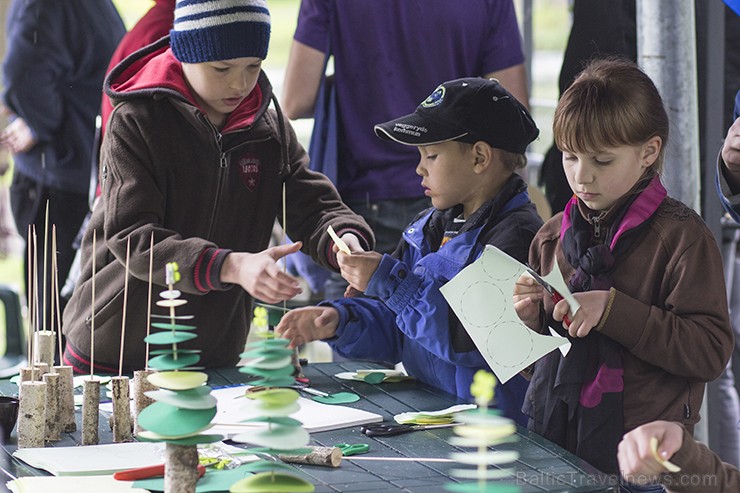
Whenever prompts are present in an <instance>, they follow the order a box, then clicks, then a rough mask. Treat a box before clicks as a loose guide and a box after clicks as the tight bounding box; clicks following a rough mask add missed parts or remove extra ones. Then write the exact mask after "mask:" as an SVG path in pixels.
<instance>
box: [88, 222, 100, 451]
mask: <svg viewBox="0 0 740 493" xmlns="http://www.w3.org/2000/svg"><path fill="white" fill-rule="evenodd" d="M96 241H97V231H96V230H95V229H93V249H92V294H91V296H92V303H90V378H91V379H92V378H93V375H94V370H95V257H97V255H98V250H97V248H96V247H95V244H96ZM98 393H100V391H99V390H98ZM96 443H97V442H96Z"/></svg>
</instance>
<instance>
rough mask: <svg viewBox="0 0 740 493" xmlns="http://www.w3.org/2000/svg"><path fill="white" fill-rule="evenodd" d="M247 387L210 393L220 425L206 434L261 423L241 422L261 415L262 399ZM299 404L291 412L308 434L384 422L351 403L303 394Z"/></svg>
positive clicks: (225, 432) (230, 433)
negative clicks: (318, 399) (327, 401)
mask: <svg viewBox="0 0 740 493" xmlns="http://www.w3.org/2000/svg"><path fill="white" fill-rule="evenodd" d="M247 388H248V386H246V385H242V386H239V387H226V388H223V389H216V390H214V391H213V392H211V395H213V396H215V397H216V399H218V412H217V413H216V416H215V417H214V418H213V422H214V423H217V424H216V426H214V427H213V428H211V429H209V430H208V432H207V433H209V434H210V433H216V434H218V433H221V434H223V435H224V436H227V437H230V436H233V435H236V434H237V433H242V432H243V431H245V430H246V429H247V426H261V424H260V423H253V424H251V425H250V424H245V423H242V421H244V420H246V419H250V418H256V417H258V416H260V415H261V414H260V412H259V411H258V410H257V409H256V406H257V404H258V402H259V401H256V400H253V399H247V398H245V397H244V393H245V391H246V389H247ZM298 403H299V404H300V406H301V408H300V410H299V411H298V412H296V413H294V414H291V415H290V417H292V418H295V419H297V420H298V421H300V422H301V423H303V428H305V429H306V431H308V432H309V433H315V432H319V431H328V430H337V429H339V428H349V427H352V426H359V425H364V424H367V423H377V422H380V421H383V416H381V415H380V414H375V413H371V412H369V411H363V410H361V409H355V408H352V407H349V406H335V405H330V404H322V403H320V402H316V401H313V400H311V399H306V398H304V397H301V398H299V399H298Z"/></svg>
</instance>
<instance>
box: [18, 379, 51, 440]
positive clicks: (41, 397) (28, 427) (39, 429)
mask: <svg viewBox="0 0 740 493" xmlns="http://www.w3.org/2000/svg"><path fill="white" fill-rule="evenodd" d="M21 387H22V388H23V391H22V394H23V398H22V399H21V402H20V407H19V409H18V448H38V447H43V446H44V436H45V434H46V426H45V424H44V423H45V421H46V384H45V383H44V382H37V381H33V382H21Z"/></svg>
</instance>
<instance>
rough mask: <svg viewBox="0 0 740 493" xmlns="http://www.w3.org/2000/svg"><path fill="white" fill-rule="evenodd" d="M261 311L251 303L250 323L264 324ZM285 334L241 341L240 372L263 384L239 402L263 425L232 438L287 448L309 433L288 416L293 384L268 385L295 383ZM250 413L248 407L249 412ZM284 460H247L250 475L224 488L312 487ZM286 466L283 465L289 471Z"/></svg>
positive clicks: (237, 491)
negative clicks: (244, 361) (243, 348)
mask: <svg viewBox="0 0 740 493" xmlns="http://www.w3.org/2000/svg"><path fill="white" fill-rule="evenodd" d="M266 316H267V314H266V312H265V309H264V307H260V306H258V307H257V308H256V309H255V319H254V321H253V324H254V325H255V326H259V324H266V320H265V318H266ZM288 343H289V341H288V340H287V339H264V340H261V341H257V342H254V343H251V344H249V345H247V347H246V351H245V352H244V353H243V354H242V357H245V358H249V361H248V362H247V364H246V365H245V366H243V367H242V368H240V369H239V371H241V372H243V373H247V374H249V375H254V376H257V377H259V380H257V381H255V382H251V383H253V384H254V385H261V386H265V387H268V389H266V390H260V391H257V392H249V393H247V395H246V397H247V399H245V403H244V406H245V407H247V408H249V409H251V410H252V411H257V414H258V415H259V417H258V418H253V419H251V420H249V421H251V422H264V423H265V424H266V426H265V427H260V428H255V429H250V430H248V431H246V432H244V433H241V434H239V435H236V436H234V437H232V440H233V441H235V442H241V443H249V444H252V445H256V446H257V447H263V448H265V449H268V451H269V453H271V454H276V453H281V452H288V451H290V450H293V449H299V448H301V447H305V446H306V445H307V444H308V442H309V440H310V435H309V434H308V432H307V431H306V430H304V429H303V427H302V426H301V422H300V421H298V420H295V419H293V418H290V417H288V416H289V415H290V414H293V413H295V412H296V411H298V409H300V406H299V404H298V402H297V401H298V397H299V395H298V392H296V391H295V390H293V389H285V388H274V387H288V386H290V385H293V384H294V383H295V379H294V378H293V376H292V375H293V364H292V361H291V356H292V354H293V351H292V350H290V349H288ZM250 414H252V415H253V414H254V413H250ZM285 466H286V464H283V463H280V462H274V461H260V462H258V463H256V464H252V465H251V467H253V469H252V470H253V471H254V472H257V474H255V475H254V476H251V477H248V478H244V479H242V480H240V481H238V482H237V483H234V484H233V485H232V486H231V489H230V490H229V491H230V492H232V493H248V492H273V493H287V492H297V493H300V492H309V493H310V492H312V491H314V485H313V484H311V483H309V482H308V481H306V480H304V479H302V478H300V477H298V476H295V475H293V474H291V473H290V472H286V470H285V469H286V468H285ZM294 470H295V468H292V467H290V468H289V469H288V471H294Z"/></svg>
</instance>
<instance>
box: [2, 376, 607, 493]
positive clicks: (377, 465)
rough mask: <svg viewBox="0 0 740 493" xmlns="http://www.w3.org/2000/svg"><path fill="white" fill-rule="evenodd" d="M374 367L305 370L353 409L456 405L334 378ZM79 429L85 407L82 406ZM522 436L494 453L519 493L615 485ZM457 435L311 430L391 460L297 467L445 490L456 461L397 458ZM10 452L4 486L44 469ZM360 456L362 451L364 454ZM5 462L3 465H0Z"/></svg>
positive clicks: (406, 388)
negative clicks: (353, 398) (510, 462)
mask: <svg viewBox="0 0 740 493" xmlns="http://www.w3.org/2000/svg"><path fill="white" fill-rule="evenodd" d="M376 366H377V365H372V364H367V363H362V362H341V363H319V364H310V365H307V366H305V367H304V373H305V374H306V376H307V377H309V378H310V379H311V386H312V387H314V388H316V389H318V390H322V391H325V392H337V391H340V390H343V391H350V392H355V393H357V394H359V395H360V396H362V399H360V400H359V401H358V402H356V403H353V404H351V405H352V406H353V407H357V408H359V409H364V410H366V411H371V412H374V413H377V414H380V415H382V416H384V418H385V420H386V421H393V416H394V415H395V414H399V413H402V412H407V411H422V410H423V411H433V410H439V409H445V408H447V407H449V406H451V405H454V404H457V403H458V402H456V401H455V398H454V397H453V396H449V395H446V394H440V393H439V392H438V391H436V390H434V389H431V388H428V387H426V386H423V385H420V384H419V383H417V382H414V381H405V382H398V383H382V384H380V385H370V384H367V383H364V382H355V381H346V380H339V379H336V378H334V375H335V374H337V373H339V372H344V371H354V370H357V369H359V368H373V367H376ZM208 373H209V375H210V377H209V381H208V383H209V385H211V386H212V387H214V388H217V387H221V386H228V385H234V384H239V383H245V382H247V381H248V377H247V376H246V375H244V374H242V373H239V372H238V371H237V370H236V369H235V368H228V369H222V370H209V371H208ZM0 391H1V392H3V393H13V392H17V387H15V385H13V384H10V383H8V382H7V381H4V382H0ZM77 419H78V429H79V427H80V424H79V420H80V412H79V410H78V411H77ZM517 435H518V438H519V439H518V441H516V442H515V443H511V444H506V445H502V446H499V447H496V449H497V450H516V451H518V452H519V459H518V460H517V462H516V464H515V465H514V467H515V470H516V473H515V477H514V478H508V479H502V480H498V483H501V484H515V485H518V487H519V489H520V491H521V493H531V492H561V493H565V492H572V493H587V492H588V493H591V492H613V493H616V492H617V491H618V488H617V487H616V486H615V483H614V479H613V478H611V477H609V476H606V475H604V474H603V473H600V472H599V471H597V470H596V469H594V468H593V467H591V466H590V465H589V464H587V463H586V462H584V461H582V460H581V459H579V458H578V457H576V456H574V455H572V454H570V453H568V452H567V451H565V450H563V449H562V448H560V447H558V446H556V445H554V444H553V443H551V442H549V441H547V440H545V439H543V438H542V437H540V436H539V435H536V434H534V433H531V432H529V431H527V430H526V429H524V428H521V427H520V428H519V429H518V431H517ZM452 436H454V433H453V432H452V430H451V429H450V428H442V429H436V430H424V431H416V432H413V433H409V434H405V435H398V436H391V437H372V438H371V437H367V436H365V435H363V434H362V433H361V432H360V428H359V427H353V428H344V429H340V430H333V431H326V432H321V433H313V434H311V439H312V445H324V446H332V445H335V444H337V443H367V444H369V445H370V452H369V453H368V454H365V456H372V457H384V458H388V459H389V460H382V461H369V460H357V461H353V460H350V459H351V457H350V458H345V459H344V460H343V461H342V465H341V466H340V467H339V468H336V469H333V468H327V467H320V466H297V467H298V468H299V469H300V470H301V471H302V472H303V473H304V474H305V475H306V476H307V479H308V480H309V481H311V482H312V483H313V484H314V485H315V486H316V492H317V493H324V492H342V491H352V492H357V493H359V492H374V491H377V492H381V491H382V492H423V493H433V492H442V491H446V490H445V489H444V486H443V485H444V484H445V483H449V482H455V481H456V480H455V479H453V478H451V477H450V476H449V474H448V472H449V471H450V470H451V469H453V468H459V464H455V463H453V462H423V461H399V460H390V459H402V458H448V456H449V454H450V453H452V452H460V451H466V449H461V448H458V447H454V446H452V445H450V444H449V443H448V442H447V440H448V439H449V438H451V437H452ZM79 438H80V433H79V431H78V432H76V433H71V434H68V435H65V436H64V437H63V439H62V440H61V441H59V442H54V443H50V444H49V446H73V445H79ZM111 438H112V435H111V432H110V429H109V426H108V422H107V419H101V427H100V443H101V444H102V443H110V442H111ZM3 448H4V449H5V452H6V453H5V454H3V458H2V459H0V466H1V467H2V469H3V470H0V479H2V480H1V481H0V485H4V484H5V482H6V480H7V479H5V478H2V476H8V475H12V476H28V475H40V474H45V472H43V471H39V470H37V469H34V468H31V467H29V466H27V465H26V464H24V463H23V462H21V461H18V460H16V459H15V458H13V457H12V456H11V455H10V454H12V452H13V451H14V450H15V433H14V434H13V436H12V437H11V440H10V441H9V443H7V444H5V445H4V446H3ZM361 457H362V456H361ZM3 461H5V464H3V463H2V462H3Z"/></svg>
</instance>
